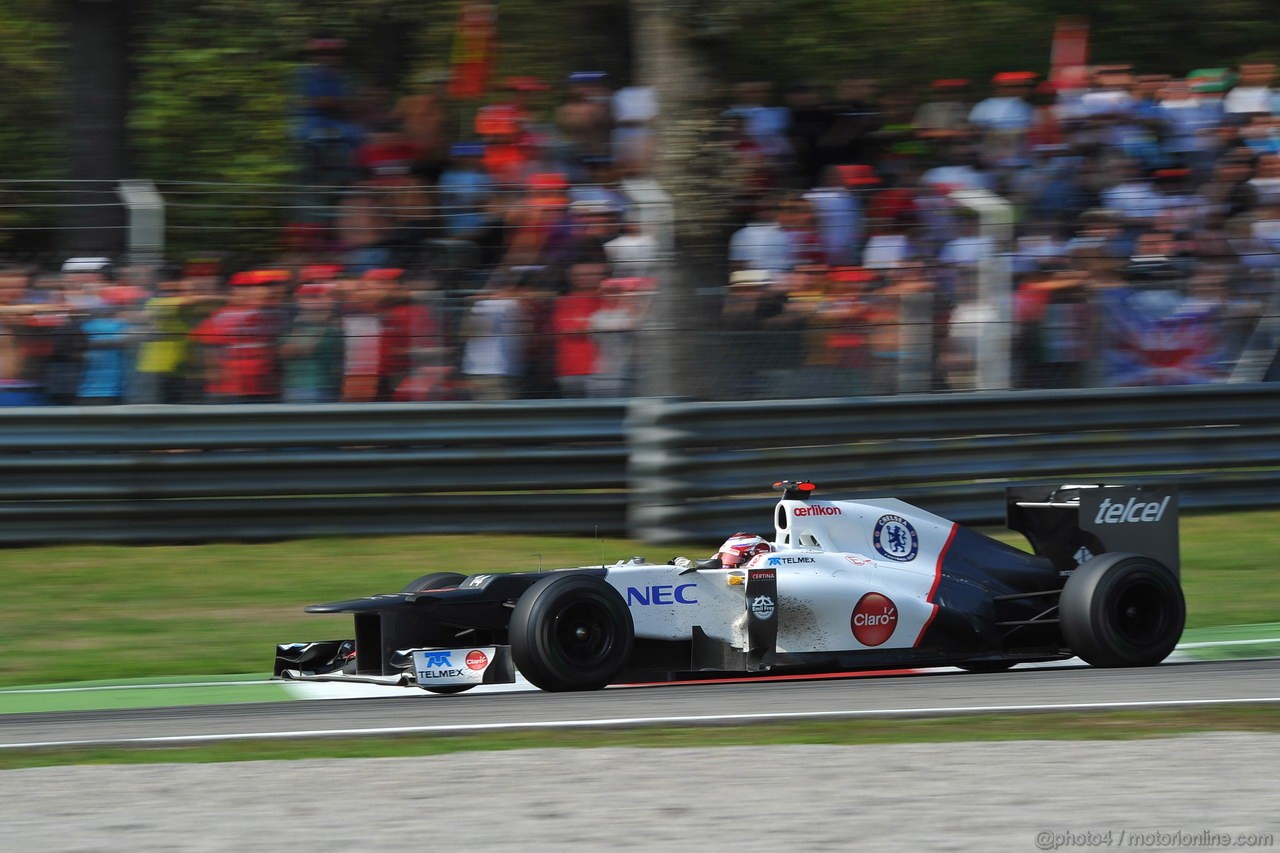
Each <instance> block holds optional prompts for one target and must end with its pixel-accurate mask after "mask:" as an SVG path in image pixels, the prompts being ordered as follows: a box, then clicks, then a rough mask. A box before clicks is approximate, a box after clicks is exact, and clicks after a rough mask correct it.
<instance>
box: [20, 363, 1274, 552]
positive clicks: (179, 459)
mask: <svg viewBox="0 0 1280 853" xmlns="http://www.w3.org/2000/svg"><path fill="white" fill-rule="evenodd" d="M796 478H809V479H813V480H815V481H816V482H818V484H819V486H820V489H821V492H820V494H823V495H827V496H837V495H839V496H854V495H864V496H872V495H876V496H894V497H901V498H903V499H906V500H910V501H912V502H915V503H919V504H920V505H922V506H924V507H926V508H928V509H932V510H933V511H935V512H938V513H940V514H942V515H945V516H947V517H951V518H955V519H957V520H960V521H965V522H998V521H1000V520H1001V515H1002V513H1003V509H1004V503H1003V489H1004V486H1005V485H1006V484H1008V483H1011V482H1070V481H1075V482H1099V481H1122V480H1127V481H1136V480H1142V481H1157V480H1167V481H1172V482H1176V483H1177V484H1178V485H1179V487H1180V489H1181V494H1182V503H1183V506H1184V507H1191V508H1206V509H1208V508H1228V507H1238V506H1253V505H1258V506H1275V505H1280V386H1276V385H1269V384H1259V385H1216V386H1200V387H1186V388H1162V389H1109V390H1101V391H1097V390H1087V391H1085V390H1082V391H1054V392H1009V393H974V394H954V395H921V396H900V397H885V398H840V399H821V400H793V401H771V402H763V403H699V402H688V401H679V400H668V399H637V400H634V401H631V403H630V404H629V405H628V403H626V402H623V401H545V402H544V401H527V402H513V403H418V404H385V405H382V404H376V405H360V406H340V405H338V406H309V407H295V406H274V405H262V406H253V405H245V406H203V407H180V406H120V407H112V408H91V409H76V408H65V409H58V408H47V409H4V410H0V544H7V545H27V544H41V543H50V542H76V541H84V542H87V541H100V542H131V543H132V542H196V541H213V540H261V539H283V538H291V537H299V536H312V535H333V534H372V533H455V532H458V533H464V532H513V533H557V534H569V535H585V536H590V535H596V534H599V535H608V536H617V535H620V534H623V533H630V534H631V535H634V536H636V537H639V538H644V539H648V540H651V541H653V542H671V541H677V540H679V541H698V540H702V541H706V542H708V543H709V544H708V547H711V545H712V544H714V542H713V541H712V540H716V541H718V540H719V539H723V537H724V536H726V535H727V534H729V533H733V532H734V531H736V530H739V529H758V528H762V527H763V528H767V527H768V524H769V507H770V505H771V504H772V502H773V500H774V496H773V495H772V494H771V493H770V492H769V491H768V484H770V483H772V482H774V481H775V480H780V479H796ZM765 532H767V531H765Z"/></svg>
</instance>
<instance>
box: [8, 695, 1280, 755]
mask: <svg viewBox="0 0 1280 853" xmlns="http://www.w3.org/2000/svg"><path fill="white" fill-rule="evenodd" d="M1276 702H1280V696H1259V697H1256V698H1245V699H1160V700H1152V701H1141V702H1071V703H1065V704H1052V705H967V706H960V707H954V708H947V707H940V708H884V709H880V710H858V711H791V712H774V713H761V714H723V715H698V716H673V717H613V718H605V719H599V720H551V721H544V722H521V723H457V724H451V725H442V726H388V727H383V728H370V729H313V730H310V731H276V732H240V733H233V734H212V735H171V736H166V737H139V738H109V739H103V740H95V739H87V740H50V741H34V742H31V743H0V749H36V748H40V749H45V748H54V747H63V748H69V747H81V746H111V745H116V746H148V745H152V746H159V745H172V744H202V743H219V742H229V741H253V740H301V739H304V738H341V737H368V736H383V737H389V736H395V735H410V734H467V733H471V732H500V731H530V730H537V729H601V728H636V727H641V726H653V725H665V726H673V725H675V726H678V725H727V724H735V723H755V722H780V721H786V720H824V719H825V720H830V719H859V718H876V717H952V716H966V715H972V714H1025V713H1042V712H1043V713H1048V712H1053V711H1099V710H1125V709H1142V708H1179V707H1184V708H1189V707H1199V706H1207V705H1257V704H1271V703H1276Z"/></svg>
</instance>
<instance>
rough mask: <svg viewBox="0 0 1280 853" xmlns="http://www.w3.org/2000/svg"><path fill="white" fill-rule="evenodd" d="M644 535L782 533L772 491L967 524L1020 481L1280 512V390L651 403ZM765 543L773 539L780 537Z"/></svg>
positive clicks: (640, 508) (635, 522)
mask: <svg viewBox="0 0 1280 853" xmlns="http://www.w3.org/2000/svg"><path fill="white" fill-rule="evenodd" d="M628 427H629V429H628V431H629V435H630V438H631V454H630V457H629V459H630V484H631V495H632V500H631V503H630V505H629V515H628V524H629V529H630V531H631V533H632V534H633V535H635V536H637V537H640V538H644V539H647V540H650V541H654V542H665V541H690V540H698V539H702V540H713V539H716V538H717V537H719V538H721V539H722V538H723V537H724V536H725V535H727V534H728V533H732V532H734V531H735V530H740V529H749V530H755V529H758V528H761V527H764V528H768V527H769V507H770V505H771V504H772V502H773V501H774V500H775V496H771V495H768V493H767V492H764V491H763V490H762V487H763V486H765V484H768V483H771V482H774V481H777V480H782V479H798V478H809V479H812V480H814V481H816V482H817V483H818V484H819V487H820V492H819V493H820V494H822V495H827V496H836V495H840V496H846V497H852V496H866V497H871V496H879V497H900V498H902V499H904V500H908V501H911V502H913V503H917V504H919V505H921V506H923V507H925V508H927V509H930V510H933V511H934V512H937V513H939V514H941V515H944V516H946V517H949V518H954V519H956V520H958V521H963V522H969V523H995V522H999V521H1001V520H1002V518H1003V512H1004V502H1003V496H1004V487H1005V485H1007V484H1009V483H1013V482H1085V483H1088V482H1104V481H1137V480H1142V481H1170V482H1175V483H1177V484H1178V485H1179V487H1180V490H1181V494H1182V505H1183V506H1184V507H1192V508H1226V507H1235V506H1252V505H1276V504H1280V488H1277V487H1280V386H1276V385H1269V384H1257V385H1214V386H1196V387H1179V388H1146V389H1131V388H1126V389H1104V390H1079V391H1076V390H1072V391H1052V392H1049V391H1044V392H1021V391H1020V392H999V393H975V394H948V395H936V394H935V395H919V396H909V397H908V396H900V397H883V398H840V399H822V400H795V401H781V402H769V403H689V402H672V401H668V400H657V399H655V400H637V401H635V403H634V404H633V405H632V408H631V411H630V420H629V424H628ZM764 532H768V530H767V529H766V530H765V531H764Z"/></svg>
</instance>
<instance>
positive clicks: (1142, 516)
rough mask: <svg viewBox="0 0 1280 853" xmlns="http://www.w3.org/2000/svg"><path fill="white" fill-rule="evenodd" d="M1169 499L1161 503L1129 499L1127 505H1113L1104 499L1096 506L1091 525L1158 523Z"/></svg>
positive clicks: (1109, 500) (1108, 499)
mask: <svg viewBox="0 0 1280 853" xmlns="http://www.w3.org/2000/svg"><path fill="white" fill-rule="evenodd" d="M1170 499H1171V496H1170V497H1166V498H1165V499H1164V500H1162V501H1158V502H1157V501H1151V502H1149V503H1147V502H1143V501H1140V500H1138V499H1137V498H1129V502H1128V503H1124V504H1119V503H1114V504H1113V503H1112V502H1111V498H1105V499H1104V500H1103V501H1102V503H1100V504H1098V514H1097V515H1096V516H1094V519H1093V523H1094V524H1129V523H1130V522H1132V523H1136V524H1144V523H1150V522H1153V521H1159V520H1160V519H1161V518H1164V511H1165V508H1166V507H1168V506H1169V501H1170Z"/></svg>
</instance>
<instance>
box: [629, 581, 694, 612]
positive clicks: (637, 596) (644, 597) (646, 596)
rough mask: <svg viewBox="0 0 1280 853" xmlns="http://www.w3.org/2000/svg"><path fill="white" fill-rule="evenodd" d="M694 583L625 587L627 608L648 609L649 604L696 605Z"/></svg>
mask: <svg viewBox="0 0 1280 853" xmlns="http://www.w3.org/2000/svg"><path fill="white" fill-rule="evenodd" d="M697 589H698V585H697V584H696V583H682V584H680V585H679V586H670V585H667V584H663V585H660V586H642V587H639V588H636V587H634V586H629V587H627V606H628V607H635V606H636V605H637V604H638V605H640V606H641V607H648V606H649V605H650V604H697V603H698V599H697V598H695V597H694V592H696V591H697Z"/></svg>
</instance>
